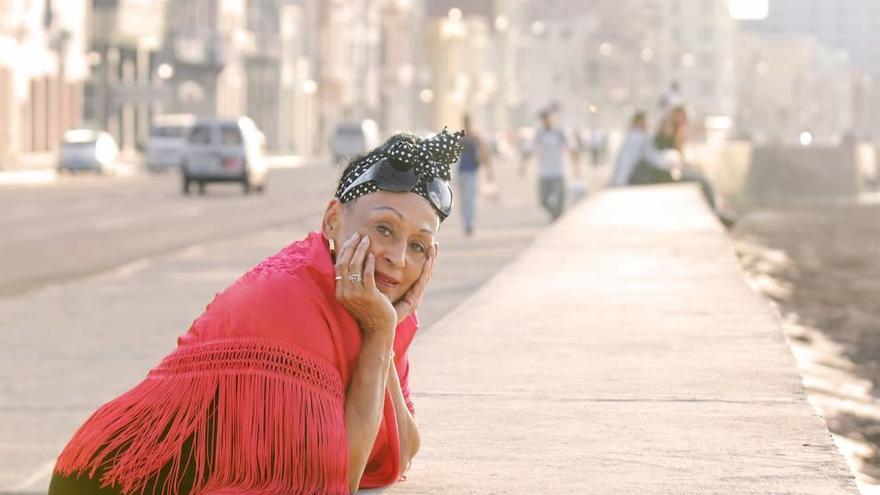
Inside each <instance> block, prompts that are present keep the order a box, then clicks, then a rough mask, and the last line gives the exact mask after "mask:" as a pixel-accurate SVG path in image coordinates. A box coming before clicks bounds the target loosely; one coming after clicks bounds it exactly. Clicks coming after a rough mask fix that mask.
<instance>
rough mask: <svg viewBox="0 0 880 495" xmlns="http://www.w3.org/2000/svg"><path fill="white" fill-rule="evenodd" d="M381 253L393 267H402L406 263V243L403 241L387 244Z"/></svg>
mask: <svg viewBox="0 0 880 495" xmlns="http://www.w3.org/2000/svg"><path fill="white" fill-rule="evenodd" d="M382 254H383V255H384V257H385V260H386V261H388V263H390V264H391V266H393V267H395V268H403V267H404V265H405V264H406V245H405V244H403V243H398V242H395V243H390V244H388V245H387V246H385V251H384V252H383V253H382Z"/></svg>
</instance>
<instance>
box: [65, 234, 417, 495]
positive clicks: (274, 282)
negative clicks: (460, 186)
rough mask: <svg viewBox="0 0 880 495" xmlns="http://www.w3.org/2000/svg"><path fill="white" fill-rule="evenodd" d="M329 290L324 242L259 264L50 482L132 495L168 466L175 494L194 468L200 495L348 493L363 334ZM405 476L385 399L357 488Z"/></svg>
mask: <svg viewBox="0 0 880 495" xmlns="http://www.w3.org/2000/svg"><path fill="white" fill-rule="evenodd" d="M334 284H335V281H334V268H333V263H332V260H331V258H330V253H329V251H328V249H327V245H326V243H325V241H324V238H323V236H322V235H321V234H320V233H318V232H313V233H311V234H309V236H308V237H307V238H306V239H305V240H303V241H300V242H297V243H294V244H292V245H290V246H288V247H286V248H284V249H283V250H282V251H281V252H279V253H278V254H276V255H274V256H272V257H270V258H267V259H266V260H264V261H263V262H262V263H260V264H259V265H257V266H256V267H255V268H253V269H252V270H251V271H249V272H248V273H246V274H245V275H244V276H242V277H241V278H240V279H239V280H238V281H236V282H235V283H234V284H232V285H231V286H230V287H229V288H227V289H226V290H225V291H223V292H222V293H220V294H218V295H217V296H216V297H215V298H214V300H213V301H212V302H211V304H209V305H208V307H207V308H206V310H205V312H204V313H203V314H202V315H201V316H200V317H199V318H198V319H197V320H195V322H193V325H192V327H190V329H189V331H188V332H187V333H186V334H184V335H183V336H181V337H180V338H179V339H178V347H177V349H175V350H174V351H173V352H172V353H171V354H169V355H168V356H167V357H165V359H163V360H162V362H161V363H159V365H158V366H157V367H156V368H154V369H153V370H152V371H150V372H149V374H148V375H147V378H146V379H145V380H144V381H143V382H141V383H140V384H138V385H137V386H135V387H134V388H133V389H131V390H129V391H128V392H126V393H125V394H123V395H122V396H120V397H118V398H117V399H115V400H113V401H111V402H109V403H107V404H105V405H104V406H102V407H101V408H100V409H99V410H98V411H97V412H95V413H94V414H93V415H92V417H91V418H89V419H88V420H87V421H86V422H85V424H83V425H82V426H81V427H80V428H79V430H78V431H77V432H76V434H75V435H74V437H73V438H72V439H71V441H70V443H69V444H68V445H67V447H66V448H65V449H64V451H63V452H62V453H61V455H60V456H59V458H58V463H57V464H56V467H55V470H56V472H57V473H58V474H62V475H66V476H70V475H74V474H75V475H87V476H91V477H94V476H96V475H102V478H101V482H102V485H103V486H118V487H120V488H121V490H122V491H123V492H124V493H138V492H140V491H143V490H144V488H145V487H146V485H147V483H148V481H149V480H150V479H151V478H153V477H155V476H156V474H157V473H158V472H159V471H160V469H163V467H165V468H166V469H167V466H169V465H170V466H171V469H170V472H169V474H168V476H167V477H166V478H165V479H164V485H163V486H162V487H157V488H159V489H160V490H161V492H162V493H174V492H176V490H177V483H178V482H179V480H180V479H181V477H182V476H183V475H184V471H185V470H186V469H187V466H192V465H193V464H194V466H195V478H194V479H195V485H194V489H193V493H202V494H207V493H215V494H216V493H230V492H247V493H297V494H306V493H315V494H317V493H321V494H325V493H326V494H337V493H340V494H341V493H348V487H347V485H348V441H347V437H346V432H345V418H344V405H345V390H346V389H347V386H348V384H349V381H350V380H351V374H352V371H353V368H354V366H355V365H356V363H357V358H358V353H359V351H360V345H361V333H360V329H359V328H358V325H357V323H356V322H355V321H354V320H353V319H352V318H351V316H350V315H349V314H348V312H347V311H346V310H345V309H344V308H343V307H342V305H340V304H339V303H338V302H337V301H336V298H335V295H334ZM417 327H418V321H417V320H416V318H415V316H414V315H411V316H410V317H409V318H407V319H406V320H404V321H403V322H401V324H400V325H399V326H398V328H397V333H396V336H395V340H394V352H395V355H396V357H395V367H396V371H397V373H398V376H399V377H400V384H401V387H402V389H403V394H404V397H405V398H406V402H407V405H408V406H409V408H410V410H411V411H412V403H411V402H410V400H409V387H408V376H409V361H408V359H407V354H406V351H407V349H408V348H409V345H410V343H411V342H412V339H413V337H414V336H415V332H416V329H417ZM187 441H190V442H191V444H192V448H191V449H186V448H184V443H185V442H187ZM184 452H189V456H188V458H184ZM190 469H191V468H190ZM400 472H401V466H400V444H399V437H398V433H397V420H396V415H395V411H394V405H393V401H392V399H391V395H390V392H389V391H387V390H386V392H385V404H384V416H383V420H382V424H381V427H380V429H379V434H378V435H377V438H376V442H375V444H374V446H373V450H372V453H371V454H370V458H369V461H368V462H367V467H366V470H365V473H364V475H363V478H362V479H361V485H360V486H361V488H375V487H380V486H385V485H388V484H391V483H393V482H395V481H396V480H397V479H398V477H399V475H400ZM99 473H100V474H99ZM189 474H190V476H192V474H193V473H189Z"/></svg>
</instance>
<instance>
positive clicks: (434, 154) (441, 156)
mask: <svg viewBox="0 0 880 495" xmlns="http://www.w3.org/2000/svg"><path fill="white" fill-rule="evenodd" d="M463 137H464V131H463V130H461V131H456V132H453V133H450V132H449V131H448V130H447V129H446V128H445V127H444V128H443V130H442V131H441V132H440V133H439V134H437V135H435V136H433V137H430V138H427V139H424V140H422V141H421V142H420V143H418V144H412V143H409V142H407V141H403V140H400V141H396V142H395V143H394V144H392V145H390V146H380V147H379V148H377V149H375V150H373V151H372V152H370V153H369V154H368V155H367V156H365V157H364V158H362V159H361V160H360V161H359V162H358V163H357V164H356V165H355V166H353V167H351V169H350V170H349V171H348V173H346V174H345V176H344V177H343V178H342V180H341V181H340V183H339V188H338V189H337V190H336V194H335V196H336V198H337V199H338V200H339V201H341V202H342V203H348V202H349V201H352V200H355V199H357V198H359V197H361V196H364V195H366V194H370V193H372V192H376V191H378V190H379V188H378V187H377V186H376V184H375V183H374V182H373V181H368V182H364V183H363V184H361V185H359V186H356V187H355V188H354V189H352V190H351V191H348V192H347V193H346V194H345V196H344V197H342V196H341V195H342V193H343V191H345V189H346V188H347V187H348V186H349V185H350V184H351V183H352V182H354V181H356V180H357V178H358V177H360V176H361V175H362V174H363V173H364V172H366V171H367V170H369V168H370V166H372V165H373V164H374V163H376V162H378V161H379V160H382V159H383V158H392V159H394V160H397V161H400V162H404V163H407V164H409V165H411V166H412V167H413V168H414V169H415V171H416V173H417V174H418V175H419V176H420V177H421V179H420V180H419V181H418V183H416V185H415V186H414V187H413V188H412V191H411V192H414V193H416V194H418V195H419V196H422V197H424V198H425V199H428V190H427V183H428V181H429V180H430V179H431V178H433V177H437V178H440V179H442V180H444V181H447V182H449V180H450V167H451V166H452V165H453V164H454V163H456V162H457V161H458V159H459V157H460V156H461V152H462V151H463V149H464V148H463V147H462V145H461V143H460V142H461V138H463Z"/></svg>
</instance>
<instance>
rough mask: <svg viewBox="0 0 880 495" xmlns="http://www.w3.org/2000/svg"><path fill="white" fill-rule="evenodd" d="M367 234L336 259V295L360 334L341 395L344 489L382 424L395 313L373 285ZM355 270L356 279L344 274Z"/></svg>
mask: <svg viewBox="0 0 880 495" xmlns="http://www.w3.org/2000/svg"><path fill="white" fill-rule="evenodd" d="M369 246H370V237H369V236H361V235H360V234H355V235H353V236H352V237H351V238H350V239H349V240H348V241H346V242H345V244H344V245H343V246H342V250H341V251H340V253H339V256H338V257H337V260H336V276H337V283H336V299H337V300H339V302H341V303H342V305H343V306H345V309H346V310H348V312H349V314H351V316H352V317H353V318H354V319H355V320H357V322H358V326H359V327H360V329H361V332H362V334H363V337H362V339H361V348H360V353H359V354H358V361H357V364H356V365H355V367H354V371H353V372H352V375H351V382H350V383H349V385H348V390H347V391H346V393H345V432H346V434H347V436H348V488H349V491H350V492H352V493H353V492H356V491H357V489H358V486H359V485H360V480H361V477H362V476H363V473H364V468H365V467H366V465H367V460H368V459H369V456H370V452H371V451H372V449H373V443H374V442H375V441H376V434H377V433H378V432H379V426H380V424H381V423H382V413H383V410H384V405H385V387H386V386H387V385H388V369H389V368H390V367H391V345H392V344H393V342H394V333H395V329H396V325H397V313H396V311H395V309H394V306H392V304H391V301H389V300H388V298H386V297H385V296H384V295H382V294H381V293H380V292H379V290H378V289H377V288H376V278H375V269H376V258H375V257H374V256H373V255H372V254H369V255H367V251H368V249H369ZM354 273H357V274H361V275H362V281H361V282H358V281H357V280H352V278H351V277H350V276H349V275H350V274H354Z"/></svg>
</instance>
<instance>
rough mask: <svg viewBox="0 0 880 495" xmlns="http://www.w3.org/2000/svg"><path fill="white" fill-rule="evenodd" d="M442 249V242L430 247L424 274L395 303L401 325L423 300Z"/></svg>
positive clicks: (423, 269) (423, 267) (398, 321)
mask: <svg viewBox="0 0 880 495" xmlns="http://www.w3.org/2000/svg"><path fill="white" fill-rule="evenodd" d="M439 250H440V244H436V243H435V244H434V245H433V246H431V247H430V248H429V249H428V257H427V258H426V259H425V264H424V266H422V274H421V275H419V279H418V280H416V283H414V284H413V286H412V287H410V289H409V290H408V291H407V292H406V294H404V295H403V297H401V298H400V300H399V301H397V302H396V303H395V304H394V310H395V311H396V312H397V324H398V325H399V324H400V322H402V321H403V320H404V319H406V317H407V316H409V315H410V313H412V312H413V311H415V310H416V308H418V307H419V304H421V302H422V294H424V292H425V288H426V287H427V286H428V282H429V281H430V280H431V276H432V275H434V266H436V264H437V254H438V253H439Z"/></svg>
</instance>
